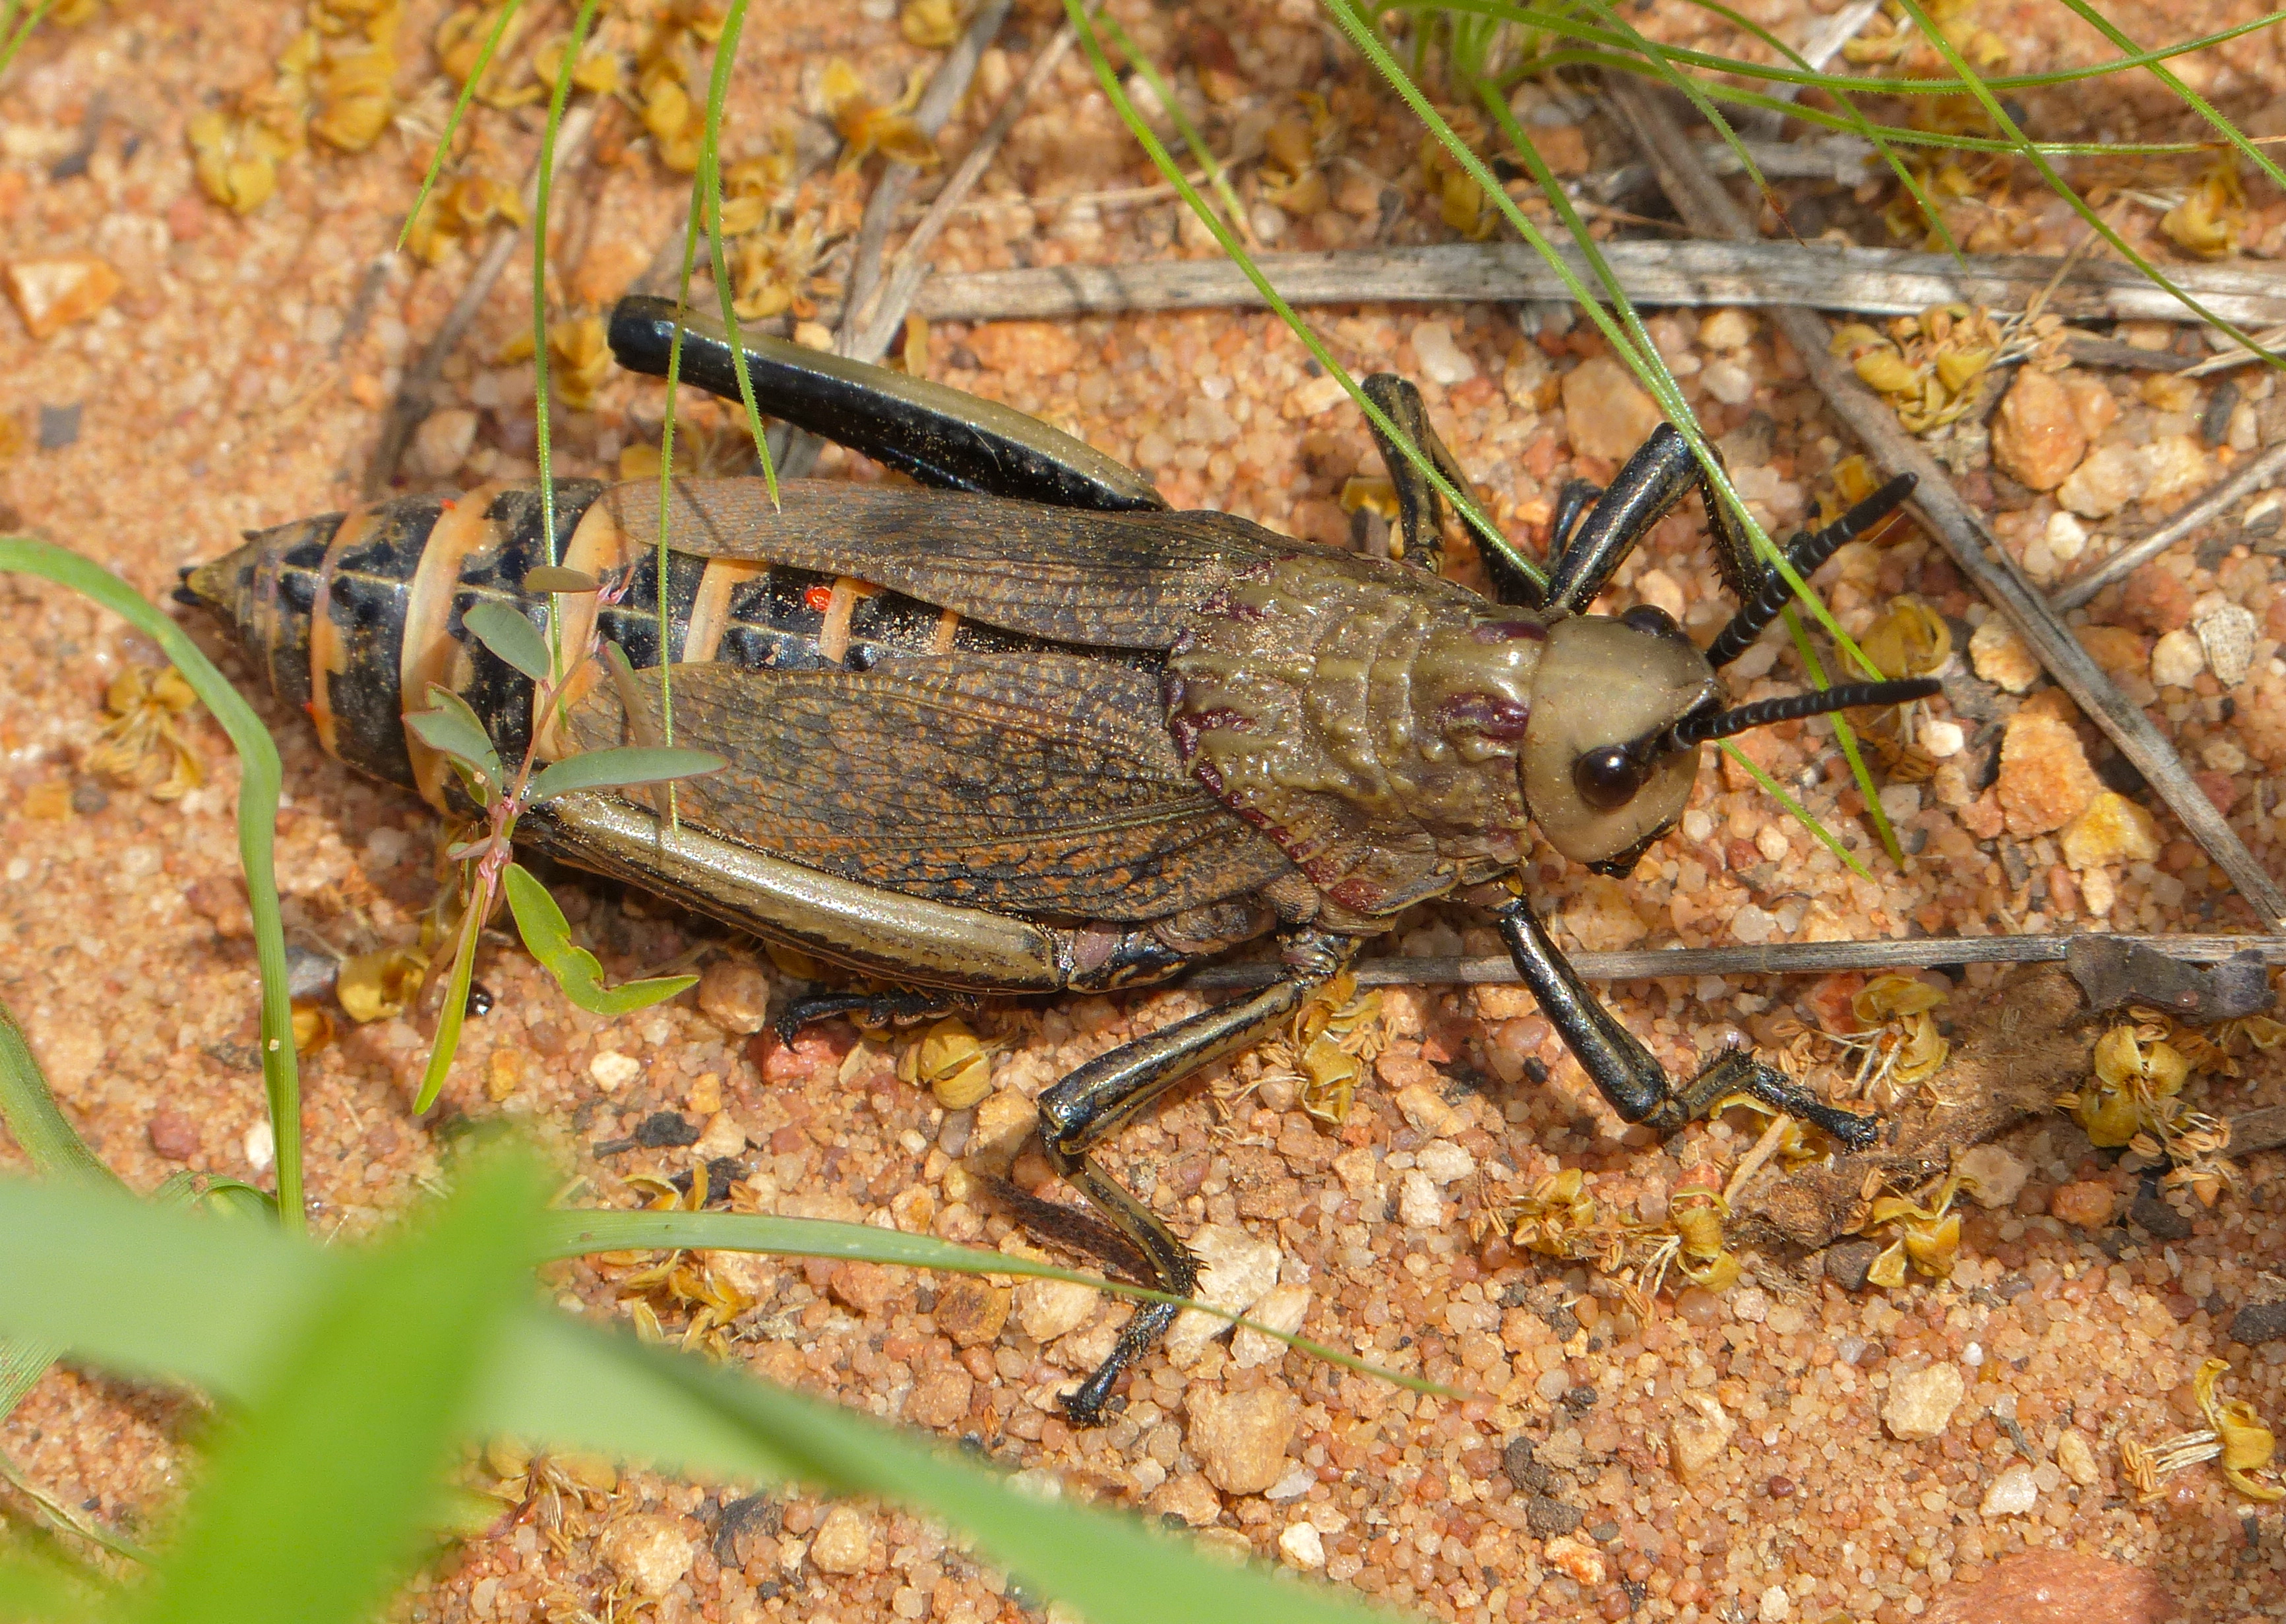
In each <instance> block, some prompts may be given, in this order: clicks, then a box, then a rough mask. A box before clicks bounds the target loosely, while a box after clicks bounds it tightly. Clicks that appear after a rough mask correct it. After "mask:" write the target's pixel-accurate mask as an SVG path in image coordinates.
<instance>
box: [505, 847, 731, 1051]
mask: <svg viewBox="0 0 2286 1624" xmlns="http://www.w3.org/2000/svg"><path fill="white" fill-rule="evenodd" d="M507 881H508V906H509V908H511V909H512V910H514V912H515V914H516V930H517V931H518V932H519V933H521V934H522V936H523V937H524V946H525V947H526V948H527V949H529V950H530V951H531V953H532V957H533V958H535V959H537V960H539V961H540V963H542V964H543V965H545V966H547V967H548V974H549V975H551V976H553V977H556V985H557V986H559V987H562V988H563V989H564V997H566V998H568V999H570V1000H571V1001H572V1002H573V1003H575V1004H577V1005H579V1008H582V1009H585V1010H586V1011H587V1013H588V1014H590V1015H603V1016H619V1015H632V1014H633V1013H634V1012H635V1011H636V1010H638V1009H643V1008H649V1007H650V1005H652V1004H656V1003H659V1002H662V1001H663V1000H666V999H670V998H673V997H674V995H675V994H676V993H677V992H682V990H683V989H684V988H685V987H691V986H696V985H698V977H696V976H657V977H652V978H651V979H650V980H649V981H629V982H625V983H622V984H621V985H619V986H616V987H607V986H605V985H603V964H602V963H601V961H598V960H597V959H596V957H595V954H594V953H589V952H588V951H587V949H586V948H584V947H581V946H579V945H578V944H576V943H574V942H573V941H572V939H571V924H570V922H568V921H566V920H565V919H564V910H563V909H562V908H559V907H557V906H556V898H553V897H551V896H549V895H548V888H547V887H546V886H545V885H542V884H541V883H540V882H539V881H538V880H535V879H533V878H532V874H531V872H530V871H529V870H528V869H526V868H525V867H524V865H523V864H521V863H510V864H509V865H508V875H507Z"/></svg>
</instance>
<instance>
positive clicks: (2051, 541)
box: [2040, 507, 2087, 563]
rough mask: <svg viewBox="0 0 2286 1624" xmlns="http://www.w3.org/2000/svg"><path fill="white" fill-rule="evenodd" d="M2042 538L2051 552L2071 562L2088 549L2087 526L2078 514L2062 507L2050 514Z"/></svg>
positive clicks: (2066, 561) (2060, 558) (2061, 559)
mask: <svg viewBox="0 0 2286 1624" xmlns="http://www.w3.org/2000/svg"><path fill="white" fill-rule="evenodd" d="M2040 539H2041V540H2042V541H2045V542H2046V543H2047V544H2048V551H2049V553H2052V554H2053V556H2054V557H2056V558H2057V559H2059V560H2060V561H2062V562H2064V563H2069V562H2070V561H2072V560H2074V559H2076V558H2077V557H2078V556H2079V555H2080V554H2081V553H2085V552H2086V551H2087V526H2085V524H2082V523H2081V522H2079V516H2078V515H2077V514H2072V513H2067V512H2066V511H2065V510H2064V509H2062V508H2061V507H2060V508H2058V509H2057V510H2056V511H2055V512H2054V513H2053V514H2049V515H2048V528H2047V529H2046V530H2042V531H2041V532H2040Z"/></svg>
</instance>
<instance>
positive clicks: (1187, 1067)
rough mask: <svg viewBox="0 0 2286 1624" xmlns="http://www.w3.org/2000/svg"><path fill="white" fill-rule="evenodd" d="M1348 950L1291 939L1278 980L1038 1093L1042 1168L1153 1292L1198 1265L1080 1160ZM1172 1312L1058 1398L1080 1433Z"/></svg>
mask: <svg viewBox="0 0 2286 1624" xmlns="http://www.w3.org/2000/svg"><path fill="white" fill-rule="evenodd" d="M1356 952H1357V943H1356V942H1355V941H1354V940H1352V939H1351V938H1346V937H1336V936H1329V935H1326V934H1324V933H1321V932H1317V931H1311V932H1307V933H1304V934H1300V935H1297V936H1296V937H1294V938H1289V941H1288V942H1287V944H1286V964H1287V968H1288V971H1289V974H1288V976H1287V978H1286V979H1285V980H1282V981H1279V982H1275V983H1273V985H1270V986H1267V987H1265V988H1264V989H1263V990H1262V991H1261V992H1257V993H1256V994H1255V995H1254V996H1253V997H1251V998H1247V999H1242V1000H1239V1001H1238V1002H1236V1003H1233V1004H1225V1005H1223V1006H1221V1007H1220V1008H1215V1009H1209V1010H1205V1011H1203V1012H1202V1013H1201V1014H1198V1015H1194V1016H1191V1017H1190V1018H1189V1019H1187V1020H1182V1021H1178V1022H1176V1023H1175V1024H1173V1025H1172V1026H1168V1027H1163V1028H1162V1029H1161V1030H1160V1031H1158V1032H1153V1033H1151V1034H1150V1036H1148V1037H1145V1038H1138V1039H1136V1040H1135V1041H1133V1042H1132V1043H1128V1044H1124V1045H1122V1046H1121V1047H1118V1048H1115V1049H1113V1050H1112V1051H1111V1052H1110V1053H1109V1054H1107V1055H1098V1056H1097V1057H1096V1058H1095V1059H1093V1060H1091V1061H1089V1062H1088V1063H1087V1064H1085V1065H1084V1066H1082V1067H1080V1068H1079V1070H1077V1071H1074V1072H1073V1073H1072V1074H1071V1075H1070V1076H1068V1077H1067V1078H1065V1079H1063V1080H1062V1081H1061V1082H1060V1083H1057V1084H1056V1085H1055V1086H1054V1087H1052V1088H1050V1089H1048V1090H1047V1091H1046V1092H1045V1093H1044V1094H1041V1095H1040V1142H1041V1146H1042V1148H1043V1149H1044V1150H1045V1152H1046V1154H1047V1158H1048V1165H1050V1166H1051V1167H1053V1168H1054V1169H1055V1170H1056V1172H1057V1173H1059V1174H1060V1175H1061V1176H1062V1177H1063V1178H1064V1179H1065V1180H1066V1181H1068V1182H1069V1183H1070V1184H1071V1185H1072V1186H1073V1187H1074V1188H1075V1189H1077V1190H1078V1191H1079V1192H1080V1194H1082V1195H1083V1196H1086V1197H1087V1199H1088V1203H1089V1204H1091V1205H1092V1206H1093V1207H1094V1208H1095V1210H1096V1211H1097V1212H1100V1213H1101V1214H1102V1215H1103V1216H1104V1218H1105V1219H1107V1220H1109V1222H1110V1223H1111V1225H1112V1227H1113V1228H1115V1229H1117V1230H1118V1231H1119V1232H1120V1234H1121V1235H1123V1236H1125V1237H1126V1238H1127V1239H1128V1240H1130V1241H1131V1242H1132V1243H1134V1244H1135V1246H1136V1247H1137V1249H1138V1250H1139V1251H1140V1252H1141V1253H1142V1255H1143V1257H1144V1258H1145V1259H1147V1260H1148V1262H1149V1264H1150V1267H1151V1272H1152V1274H1153V1275H1155V1276H1156V1278H1155V1279H1154V1280H1153V1281H1152V1282H1151V1284H1153V1285H1154V1286H1156V1287H1157V1288H1158V1289H1159V1290H1160V1291H1166V1292H1170V1293H1171V1294H1173V1295H1175V1296H1178V1297H1188V1296H1189V1295H1190V1294H1191V1291H1192V1290H1193V1289H1194V1287H1195V1286H1196V1285H1197V1284H1198V1265H1197V1263H1196V1262H1195V1261H1194V1259H1192V1257H1191V1254H1190V1251H1189V1250H1188V1249H1187V1248H1186V1247H1185V1246H1184V1244H1183V1243H1182V1242H1180V1241H1178V1240H1177V1239H1176V1238H1175V1235H1174V1232H1173V1231H1172V1230H1171V1229H1169V1228H1167V1226H1166V1225H1165V1223H1163V1221H1161V1220H1160V1218H1159V1215H1158V1214H1157V1213H1155V1212H1152V1211H1151V1209H1150V1208H1149V1207H1147V1206H1145V1205H1144V1204H1142V1203H1141V1202H1140V1201H1139V1200H1137V1199H1136V1198H1135V1196H1133V1195H1132V1194H1131V1192H1130V1191H1129V1190H1128V1189H1126V1188H1125V1187H1124V1186H1123V1185H1122V1184H1121V1183H1120V1182H1119V1181H1118V1180H1116V1179H1115V1178H1113V1177H1112V1176H1111V1175H1110V1174H1109V1173H1106V1172H1104V1171H1103V1169H1102V1168H1101V1167H1100V1166H1098V1165H1096V1162H1095V1158H1094V1157H1092V1156H1091V1155H1089V1154H1088V1152H1089V1151H1090V1150H1091V1149H1092V1148H1093V1147H1094V1146H1095V1145H1097V1144H1099V1143H1100V1142H1102V1141H1103V1140H1104V1139H1105V1138H1106V1137H1108V1135H1110V1134H1114V1133H1115V1132H1117V1131H1118V1129H1119V1128H1120V1127H1122V1126H1123V1125H1125V1124H1126V1123H1127V1122H1128V1121H1129V1120H1131V1118H1133V1117H1134V1116H1135V1115H1136V1113H1137V1112H1139V1111H1140V1110H1143V1108H1144V1107H1145V1106H1147V1105H1148V1104H1150V1102H1152V1101H1154V1100H1155V1099H1157V1098H1158V1097H1159V1095H1160V1094H1163V1093H1165V1092H1166V1090H1167V1089H1168V1088H1169V1087H1172V1086H1173V1085H1174V1084H1176V1083H1178V1082H1179V1081H1181V1080H1182V1079H1184V1078H1186V1077H1188V1076H1189V1075H1190V1074H1191V1073H1192V1072H1194V1071H1197V1070H1198V1069H1199V1068H1200V1067H1202V1066H1204V1065H1210V1064H1211V1063H1214V1062H1215V1061H1218V1060H1221V1059H1224V1058H1225V1057H1226V1056H1228V1055H1235V1054H1239V1053H1241V1052H1242V1051H1243V1050H1246V1049H1249V1048H1251V1047H1254V1045H1255V1044H1257V1043H1258V1042H1260V1041H1261V1040H1263V1039H1264V1038H1265V1037H1267V1036H1268V1035H1269V1034H1270V1033H1271V1032H1273V1031H1275V1030H1276V1029H1277V1028H1278V1026H1279V1025H1281V1024H1282V1023H1284V1022H1285V1021H1287V1020H1288V1019H1289V1018H1291V1016H1293V1014H1294V1012H1295V1011H1296V1010H1297V1009H1299V1008H1301V1007H1302V1005H1303V1003H1304V1001H1305V1000H1307V999H1308V997H1309V995H1310V993H1311V992H1312V991H1313V990H1314V989H1316V988H1317V987H1319V986H1320V985H1323V984H1324V983H1325V982H1327V981H1328V980H1330V979H1331V978H1332V977H1334V976H1336V975H1337V974H1338V973H1339V972H1340V971H1341V969H1342V967H1343V966H1344V965H1345V964H1347V963H1348V962H1349V961H1350V959H1351V958H1352V955H1354V954H1355V953H1356ZM1179 1312H1180V1309H1179V1308H1178V1306H1177V1305H1175V1304H1172V1303H1145V1304H1143V1305H1142V1306H1139V1307H1138V1308H1137V1309H1136V1311H1135V1314H1134V1317H1133V1318H1131V1319H1130V1320H1129V1321H1128V1322H1127V1324H1126V1327H1125V1329H1123V1330H1122V1331H1121V1332H1120V1333H1119V1341H1118V1342H1117V1344H1116V1345H1114V1347H1113V1348H1112V1350H1111V1355H1110V1357H1109V1358H1108V1359H1106V1360H1105V1361H1103V1363H1102V1365H1101V1366H1100V1368H1099V1369H1097V1370H1096V1371H1095V1373H1094V1374H1093V1375H1092V1376H1090V1377H1088V1378H1087V1380H1085V1381H1084V1382H1083V1383H1081V1384H1080V1385H1079V1386H1078V1387H1077V1388H1076V1389H1075V1390H1074V1391H1072V1392H1070V1393H1066V1394H1065V1395H1064V1400H1063V1403H1064V1410H1065V1413H1066V1414H1067V1415H1068V1416H1070V1417H1071V1418H1072V1420H1074V1421H1075V1422H1077V1423H1078V1424H1080V1425H1082V1426H1094V1425H1097V1424H1100V1422H1101V1421H1102V1420H1103V1418H1104V1408H1105V1406H1106V1405H1107V1404H1108V1403H1109V1402H1110V1399H1111V1390H1112V1388H1113V1387H1114V1386H1115V1385H1116V1384H1117V1383H1118V1380H1119V1377H1120V1374H1121V1372H1123V1370H1125V1369H1127V1367H1128V1366H1129V1365H1131V1364H1132V1363H1133V1362H1134V1361H1136V1360H1137V1359H1139V1358H1140V1357H1142V1355H1143V1354H1144V1353H1146V1352H1147V1351H1148V1350H1149V1348H1150V1346H1151V1345H1152V1344H1153V1343H1155V1342H1156V1341H1157V1340H1158V1339H1159V1338H1160V1336H1161V1334H1162V1333H1163V1332H1164V1331H1165V1330H1166V1329H1167V1327H1168V1326H1169V1325H1170V1324H1171V1323H1172V1322H1173V1321H1174V1318H1175V1315H1176V1314H1178V1313H1179Z"/></svg>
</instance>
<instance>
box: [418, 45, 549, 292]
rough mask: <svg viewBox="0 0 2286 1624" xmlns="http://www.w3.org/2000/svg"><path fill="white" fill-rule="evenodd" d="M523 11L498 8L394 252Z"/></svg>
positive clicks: (432, 186) (426, 202)
mask: <svg viewBox="0 0 2286 1624" xmlns="http://www.w3.org/2000/svg"><path fill="white" fill-rule="evenodd" d="M523 9H524V0H508V4H506V5H504V6H503V7H501V14H500V20H499V21H498V22H496V23H494V24H493V31H492V32H491V33H490V34H489V35H485V43H484V46H483V48H482V49H481V50H479V51H477V65H476V67H475V68H474V69H472V70H471V71H470V72H469V76H468V77H467V78H466V79H464V80H462V81H461V94H460V95H459V96H458V97H457V98H455V99H454V100H453V110H452V112H450V113H448V114H445V130H444V133H443V134H442V135H439V136H438V137H437V146H436V150H435V151H433V152H431V153H430V154H429V170H428V173H427V174H425V175H423V176H422V177H421V190H420V191H419V192H415V193H414V198H413V207H412V208H408V209H406V211H405V224H403V225H401V226H399V227H398V228H397V251H398V253H400V254H401V253H403V252H404V251H405V239H406V238H407V237H408V236H410V235H412V232H413V223H414V221H415V220H418V219H419V218H420V217H421V211H422V209H423V208H427V207H428V206H429V194H430V192H431V191H433V190H435V188H436V185H437V177H438V176H439V175H442V174H443V173H444V172H445V160H446V159H447V158H449V157H451V156H452V153H453V136H454V135H456V134H457V133H459V131H460V128H461V119H462V118H463V117H465V116H466V115H467V114H468V111H469V102H470V101H471V100H472V99H474V98H475V97H476V94H477V86H478V85H480V84H482V83H483V82H484V80H485V73H486V71H487V70H489V69H490V68H491V67H492V65H493V52H494V51H498V50H499V49H500V43H501V35H504V34H506V33H507V32H508V24H509V23H511V22H513V21H515V20H516V13H517V12H520V11H522V10H523Z"/></svg>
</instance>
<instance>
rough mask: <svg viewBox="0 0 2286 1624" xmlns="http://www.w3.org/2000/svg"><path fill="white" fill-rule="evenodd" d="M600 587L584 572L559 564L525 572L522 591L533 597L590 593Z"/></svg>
mask: <svg viewBox="0 0 2286 1624" xmlns="http://www.w3.org/2000/svg"><path fill="white" fill-rule="evenodd" d="M601 585H602V584H601V583H600V582H598V581H597V580H596V579H595V577H594V576H591V575H589V574H588V573H587V571H586V570H584V569H564V566H563V565H561V564H542V565H540V568H538V569H533V570H530V571H527V572H526V574H525V575H524V591H526V592H531V593H532V594H534V595H535V596H536V595H538V594H539V593H540V592H596V591H599V590H600V589H601Z"/></svg>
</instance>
